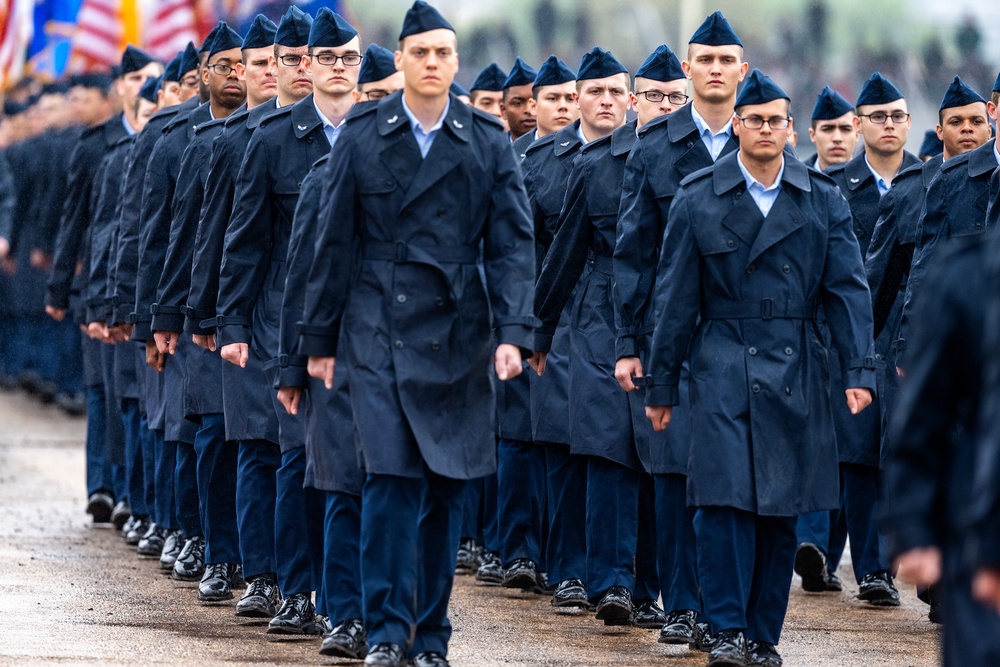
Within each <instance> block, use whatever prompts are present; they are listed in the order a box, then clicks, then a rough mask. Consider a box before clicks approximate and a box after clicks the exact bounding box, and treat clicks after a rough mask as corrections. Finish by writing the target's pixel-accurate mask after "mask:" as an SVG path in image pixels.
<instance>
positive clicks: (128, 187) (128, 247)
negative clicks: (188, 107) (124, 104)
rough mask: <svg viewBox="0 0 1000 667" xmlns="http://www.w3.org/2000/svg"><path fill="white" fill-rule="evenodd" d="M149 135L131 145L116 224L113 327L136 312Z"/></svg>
mask: <svg viewBox="0 0 1000 667" xmlns="http://www.w3.org/2000/svg"><path fill="white" fill-rule="evenodd" d="M149 140H150V137H149V136H148V135H143V134H142V133H140V134H139V135H138V136H137V137H136V140H135V144H134V145H133V151H132V155H131V159H130V160H129V164H128V169H127V171H126V172H125V180H124V183H123V184H122V194H121V198H122V201H121V215H120V217H119V221H118V245H117V248H116V249H115V253H116V260H115V284H114V292H113V293H114V297H113V303H114V315H113V316H112V320H113V321H114V323H115V324H122V323H125V322H131V321H132V313H133V312H134V311H135V283H136V272H137V271H138V269H139V218H140V217H141V214H142V191H143V187H144V186H145V182H146V168H147V166H148V164H149V155H148V153H147V152H146V150H145V149H146V148H147V147H148V145H147V143H146V142H147V141H149Z"/></svg>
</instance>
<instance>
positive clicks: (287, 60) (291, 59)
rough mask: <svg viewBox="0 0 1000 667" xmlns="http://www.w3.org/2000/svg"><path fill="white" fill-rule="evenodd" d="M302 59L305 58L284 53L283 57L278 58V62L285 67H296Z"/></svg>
mask: <svg viewBox="0 0 1000 667" xmlns="http://www.w3.org/2000/svg"><path fill="white" fill-rule="evenodd" d="M303 58H305V56H300V55H298V54H296V53H286V54H285V55H283V56H278V62H280V63H281V64H282V65H284V66H285V67H298V66H299V63H301V62H302V59H303Z"/></svg>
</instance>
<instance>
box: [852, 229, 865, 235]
mask: <svg viewBox="0 0 1000 667" xmlns="http://www.w3.org/2000/svg"><path fill="white" fill-rule="evenodd" d="M854 234H855V235H856V236H864V235H865V230H863V229H861V228H860V227H855V228H854Z"/></svg>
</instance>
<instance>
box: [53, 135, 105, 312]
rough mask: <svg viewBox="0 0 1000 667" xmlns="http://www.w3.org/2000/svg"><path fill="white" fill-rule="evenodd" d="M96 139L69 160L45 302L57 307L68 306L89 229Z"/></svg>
mask: <svg viewBox="0 0 1000 667" xmlns="http://www.w3.org/2000/svg"><path fill="white" fill-rule="evenodd" d="M96 141H97V138H95V137H93V136H86V137H84V138H83V139H81V140H80V141H79V142H77V145H76V147H75V148H74V149H73V153H72V155H71V156H70V159H69V173H68V175H67V177H66V178H67V187H66V199H65V200H64V201H63V209H62V217H61V218H60V221H59V232H58V234H57V235H56V244H55V251H54V253H53V258H52V274H51V275H50V276H49V282H48V286H47V288H46V294H45V303H46V304H47V305H50V306H54V307H56V308H67V307H68V306H69V293H70V286H71V285H72V283H73V277H74V276H75V275H76V264H77V262H78V261H79V260H80V254H81V250H82V248H81V246H82V244H83V242H84V237H85V236H86V233H87V229H88V227H89V226H90V214H91V200H92V190H93V189H94V172H95V171H97V167H98V164H97V160H98V159H99V158H98V155H97V154H96V153H95V151H94V150H93V144H94V143H95V142H96Z"/></svg>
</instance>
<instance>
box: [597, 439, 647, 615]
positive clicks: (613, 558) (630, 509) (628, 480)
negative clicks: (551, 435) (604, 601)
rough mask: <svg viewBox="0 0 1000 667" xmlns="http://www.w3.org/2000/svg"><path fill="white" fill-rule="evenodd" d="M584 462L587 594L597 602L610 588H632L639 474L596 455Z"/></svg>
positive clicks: (631, 589) (637, 522)
mask: <svg viewBox="0 0 1000 667" xmlns="http://www.w3.org/2000/svg"><path fill="white" fill-rule="evenodd" d="M586 462H587V519H586V522H587V578H586V579H585V580H584V581H585V582H586V584H587V593H588V594H589V595H590V600H591V602H595V603H596V602H597V601H598V600H600V599H601V597H603V596H604V594H605V593H607V592H608V589H609V588H611V587H612V586H624V587H625V588H627V589H628V590H629V592H630V593H632V592H633V590H634V589H635V552H636V545H637V542H638V538H639V473H638V472H636V471H635V470H631V469H630V468H627V467H625V466H623V465H621V464H618V463H615V462H614V461H610V460H608V459H605V458H601V457H599V456H588V457H586Z"/></svg>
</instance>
